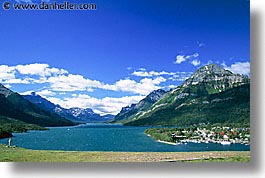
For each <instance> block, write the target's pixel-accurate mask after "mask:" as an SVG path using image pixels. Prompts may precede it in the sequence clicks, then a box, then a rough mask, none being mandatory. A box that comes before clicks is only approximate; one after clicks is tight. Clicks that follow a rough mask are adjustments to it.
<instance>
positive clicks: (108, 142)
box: [0, 124, 250, 152]
mask: <svg viewBox="0 0 265 178" xmlns="http://www.w3.org/2000/svg"><path fill="white" fill-rule="evenodd" d="M147 128H148V127H129V126H128V127H127V126H122V125H111V124H87V125H83V126H75V127H55V128H49V129H50V130H47V131H29V132H27V133H15V134H14V137H13V143H12V144H13V145H16V146H19V147H24V148H29V149H34V150H67V151H136V152H172V151H173V152H184V151H185V152H190V151H228V150H230V151H249V150H250V146H249V145H248V146H247V145H242V144H231V145H221V144H215V143H208V144H206V143H188V144H186V145H185V144H181V145H168V144H164V143H159V142H157V141H155V140H154V139H152V138H151V137H148V136H146V135H145V134H144V130H145V129H147ZM0 143H4V144H7V139H0Z"/></svg>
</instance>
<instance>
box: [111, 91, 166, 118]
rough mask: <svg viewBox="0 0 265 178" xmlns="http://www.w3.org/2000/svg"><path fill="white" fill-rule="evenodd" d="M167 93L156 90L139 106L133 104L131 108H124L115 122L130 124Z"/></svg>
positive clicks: (138, 104)
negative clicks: (129, 122)
mask: <svg viewBox="0 0 265 178" xmlns="http://www.w3.org/2000/svg"><path fill="white" fill-rule="evenodd" d="M165 93H166V92H165V91H164V90H161V89H159V90H155V91H153V92H151V93H150V94H149V95H147V96H146V97H145V98H144V99H142V100H141V101H139V102H138V103H137V104H132V105H130V106H126V107H123V108H122V109H121V111H120V113H118V114H117V115H116V116H115V117H114V119H113V120H112V123H114V122H121V123H123V122H124V121H125V122H128V121H129V120H131V119H133V118H134V117H136V116H137V115H140V114H142V113H143V112H144V111H145V110H146V109H148V108H149V107H150V106H152V105H153V104H154V103H155V102H157V101H158V100H159V99H160V98H161V97H162V96H163V95H164V94H165Z"/></svg>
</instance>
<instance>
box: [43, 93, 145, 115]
mask: <svg viewBox="0 0 265 178" xmlns="http://www.w3.org/2000/svg"><path fill="white" fill-rule="evenodd" d="M143 98H144V96H125V97H121V98H113V97H105V98H102V99H98V98H94V97H91V96H89V95H85V94H78V95H73V96H72V97H71V98H65V99H63V100H61V99H59V98H55V97H49V98H48V100H49V101H51V102H53V103H55V104H59V105H61V106H62V107H65V108H71V107H80V108H91V109H93V111H94V112H97V113H98V114H114V115H116V114H117V113H119V111H120V110H121V108H122V107H125V106H128V105H130V104H133V103H137V102H139V101H140V100H141V99H143Z"/></svg>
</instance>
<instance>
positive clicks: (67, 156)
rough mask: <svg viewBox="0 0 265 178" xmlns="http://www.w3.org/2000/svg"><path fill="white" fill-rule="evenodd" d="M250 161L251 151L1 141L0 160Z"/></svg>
mask: <svg viewBox="0 0 265 178" xmlns="http://www.w3.org/2000/svg"><path fill="white" fill-rule="evenodd" d="M190 161H191V162H205V161H206V162H249V161H250V152H249V151H244V152H233V151H225V152H220V151H217V152H81V151H80V152H79V151H51V150H29V149H24V148H19V147H7V146H6V145H1V144H0V162H190Z"/></svg>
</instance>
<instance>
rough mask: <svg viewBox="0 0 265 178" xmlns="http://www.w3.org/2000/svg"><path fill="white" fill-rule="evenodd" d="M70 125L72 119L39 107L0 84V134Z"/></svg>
mask: <svg viewBox="0 0 265 178" xmlns="http://www.w3.org/2000/svg"><path fill="white" fill-rule="evenodd" d="M72 125H74V123H73V122H72V121H70V120H67V119H65V118H63V117H61V116H59V115H58V114H56V113H51V112H49V111H46V110H43V109H41V108H39V107H38V106H36V105H35V104H33V103H31V102H30V101H28V100H27V99H25V98H24V97H22V96H21V95H19V94H18V93H16V92H13V91H11V90H10V89H8V88H6V87H4V86H3V85H2V84H0V135H2V134H3V133H7V131H8V132H24V131H27V130H30V129H31V130H32V129H34V130H42V129H44V128H43V127H49V126H72ZM4 135H8V134H4ZM2 136H3V135H2Z"/></svg>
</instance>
